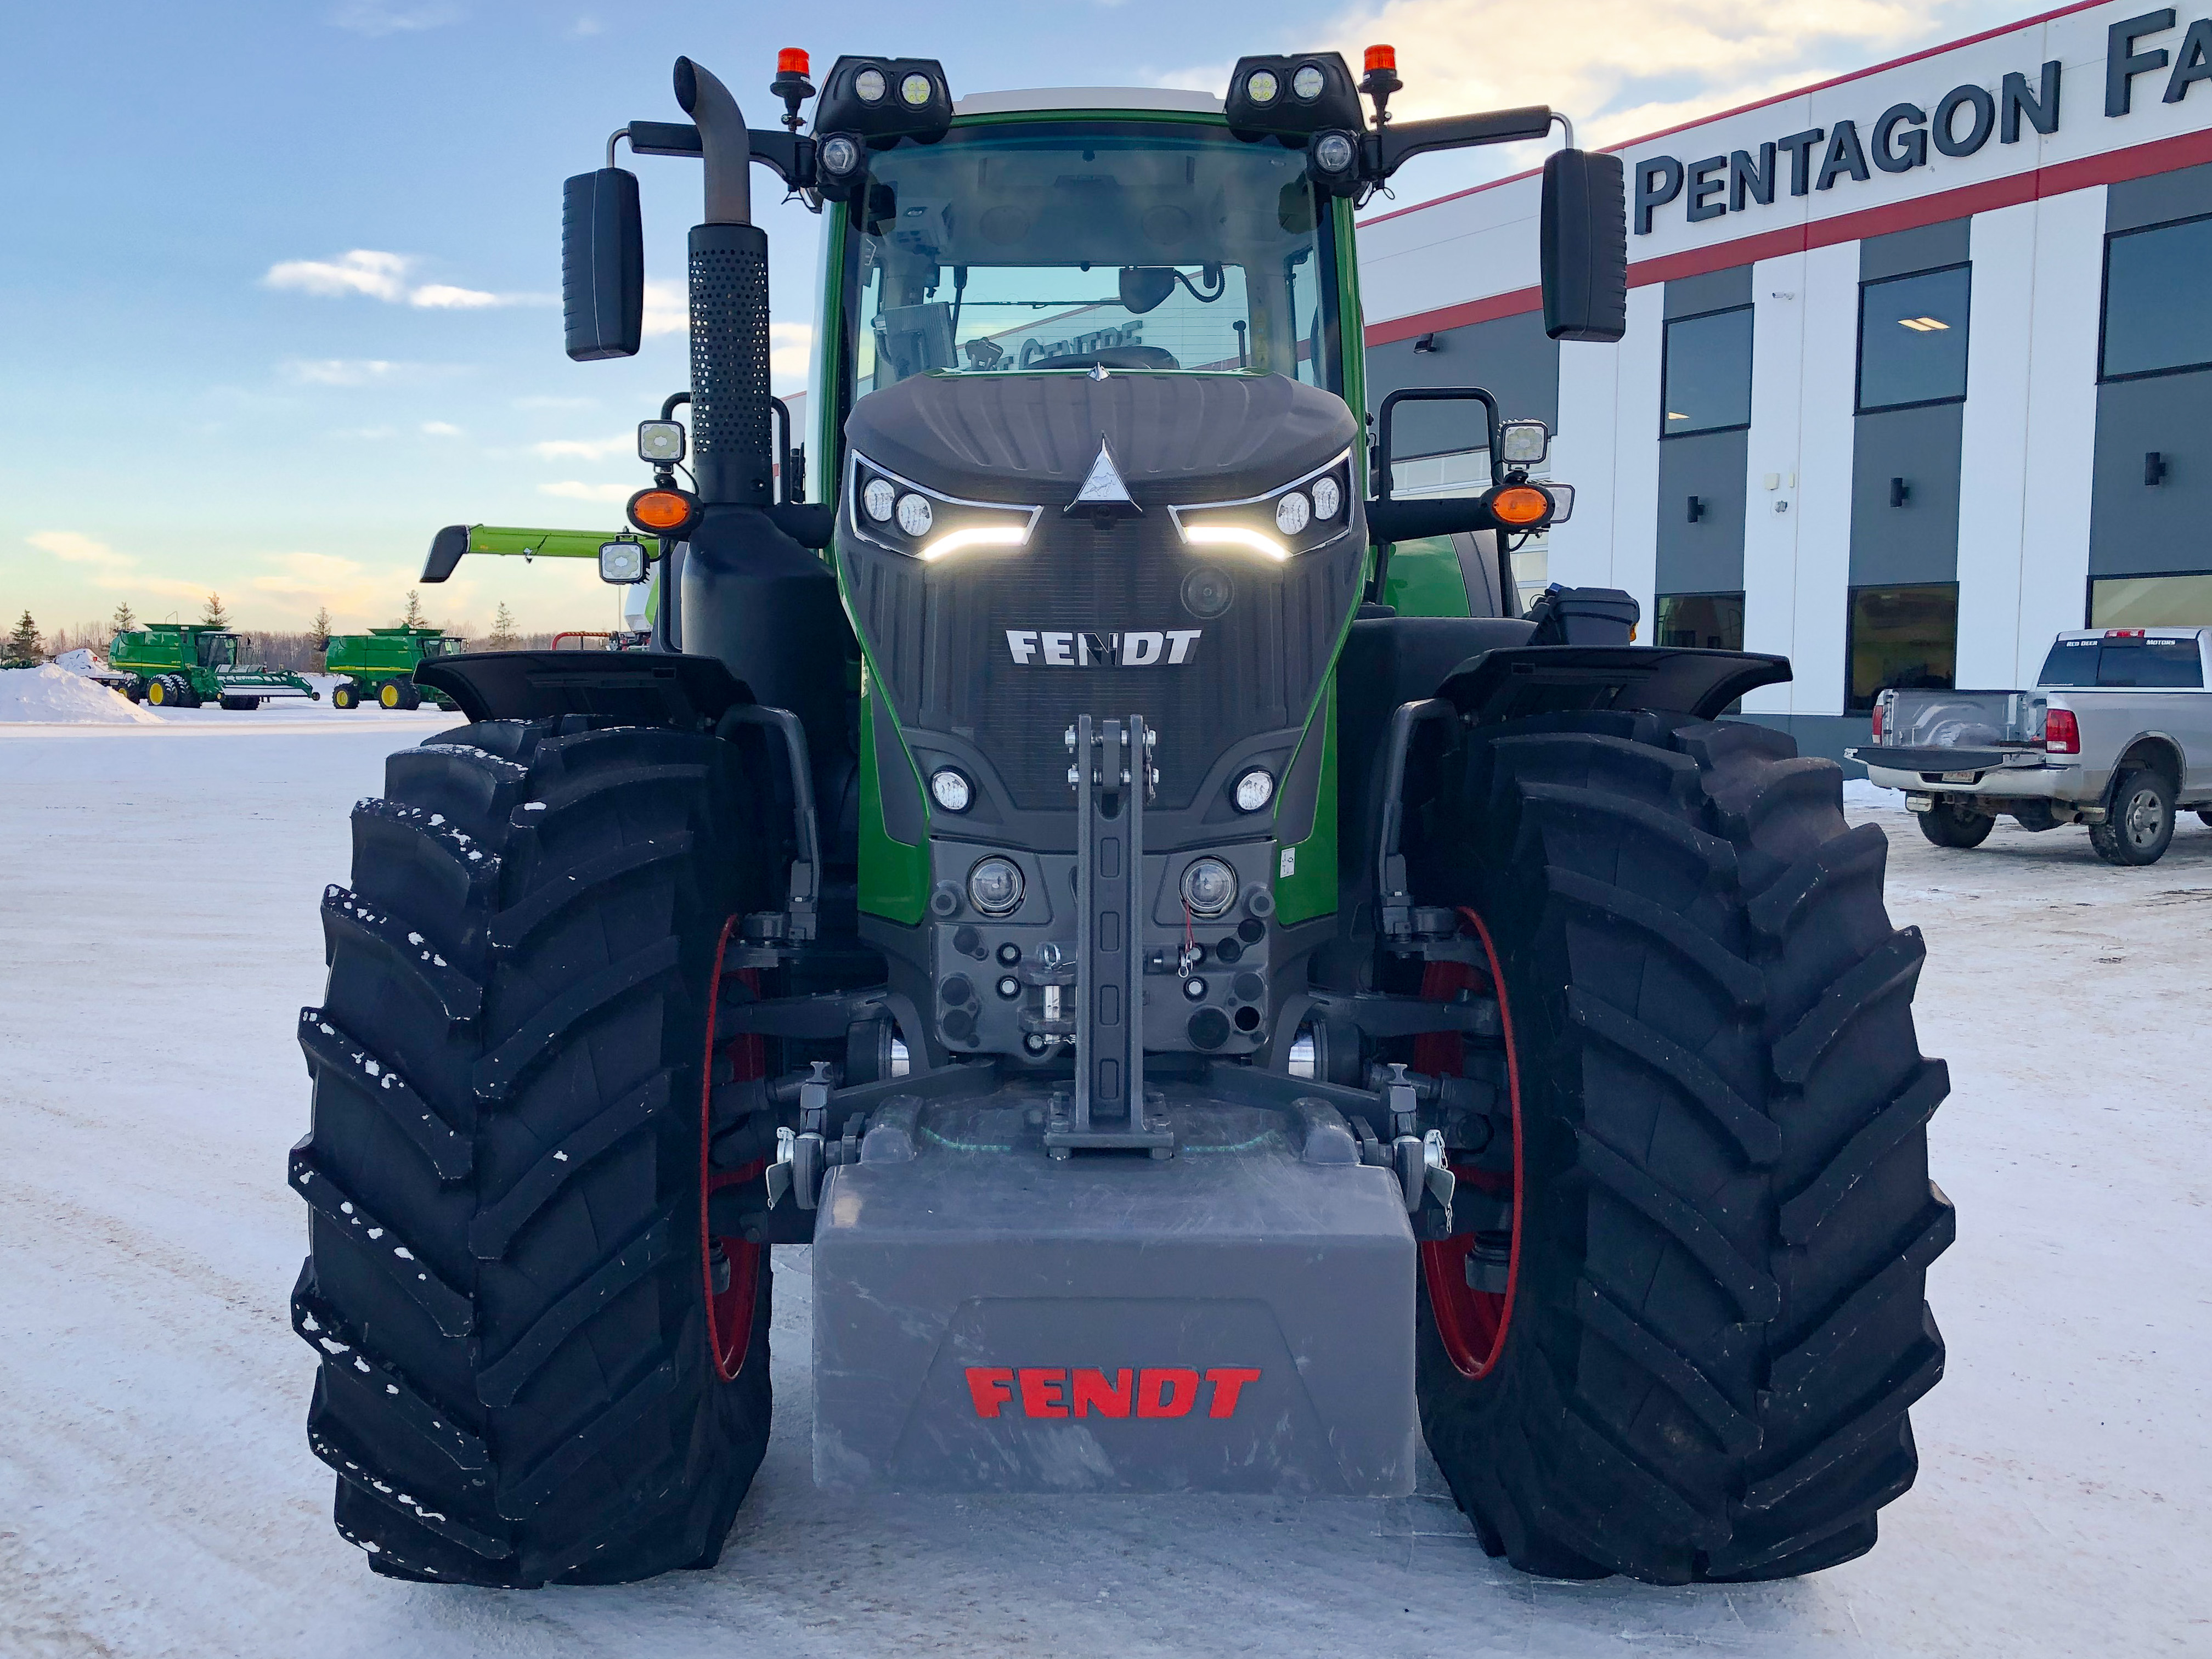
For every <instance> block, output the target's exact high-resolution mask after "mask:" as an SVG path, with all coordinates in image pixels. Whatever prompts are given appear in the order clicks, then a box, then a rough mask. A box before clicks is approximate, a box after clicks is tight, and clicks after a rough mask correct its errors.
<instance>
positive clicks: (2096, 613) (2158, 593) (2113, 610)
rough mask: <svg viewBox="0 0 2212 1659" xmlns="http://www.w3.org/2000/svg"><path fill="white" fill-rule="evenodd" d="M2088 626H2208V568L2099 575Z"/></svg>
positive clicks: (2211, 587) (2211, 608)
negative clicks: (2188, 571)
mask: <svg viewBox="0 0 2212 1659" xmlns="http://www.w3.org/2000/svg"><path fill="white" fill-rule="evenodd" d="M2089 626H2090V627H2092V628H2212V570H2199V571H2196V572H2193V573H2191V574H2188V575H2182V576H2099V577H2096V578H2094V579H2093V580H2092V581H2091V582H2090V583H2089Z"/></svg>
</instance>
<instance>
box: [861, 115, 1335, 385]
mask: <svg viewBox="0 0 2212 1659" xmlns="http://www.w3.org/2000/svg"><path fill="white" fill-rule="evenodd" d="M1316 205H1317V204H1316V198H1315V195H1314V191H1313V188H1312V186H1311V185H1310V184H1309V183H1308V182H1307V179H1306V173H1305V157H1304V155H1303V153H1301V152H1298V151H1294V150H1286V149H1282V148H1281V147H1280V146H1279V145H1275V144H1243V143H1237V141H1236V140H1235V139H1233V138H1231V137H1230V136H1229V133H1228V131H1226V129H1224V128H1219V127H1212V126H1206V125H1199V124H1196V123H1166V122H1147V123H1141V124H1140V123H1132V122H1113V121H1095V122H1064V121H1051V122H1026V123H1024V122H1017V123H1009V124H1006V125H994V126H987V127H975V128H968V129H965V130H959V131H954V132H952V133H951V134H949V135H948V136H947V137H945V139H944V140H943V142H941V143H936V144H931V145H904V146H902V147H900V148H899V149H894V150H889V151H885V152H883V153H882V154H879V155H877V156H876V157H874V158H873V161H872V164H871V178H870V182H869V186H868V191H867V197H866V201H865V203H855V204H854V208H853V223H854V228H855V234H850V235H848V238H847V240H846V246H847V250H848V252H847V266H846V290H845V291H846V295H847V313H846V314H847V315H848V317H849V318H851V319H853V325H854V326H853V332H854V339H853V341H852V347H853V349H852V354H851V356H850V357H849V358H848V361H849V362H852V363H853V364H854V371H855V385H854V396H856V397H863V396H866V394H867V393H868V392H873V391H878V390H880V389H881V388H882V387H884V386H890V385H892V384H894V383H895V382H896V381H899V380H904V379H906V378H907V377H908V376H909V375H913V374H923V373H926V372H929V371H937V372H949V373H958V374H974V373H994V372H996V373H1005V372H1009V371H1015V372H1018V371H1023V370H1037V369H1066V368H1091V367H1093V366H1096V365H1097V364H1100V363H1103V364H1105V365H1106V366H1107V367H1109V368H1181V369H1209V370H1214V371H1218V372H1227V373H1236V372H1240V371H1241V372H1243V373H1247V374H1286V375H1290V376H1292V377H1293V378H1295V379H1297V380H1304V381H1306V382H1307V383H1308V384H1309V385H1319V386H1327V387H1328V388H1329V389H1330V390H1332V391H1334V390H1338V389H1339V388H1338V386H1337V385H1336V380H1337V374H1336V372H1335V368H1334V356H1335V354H1334V351H1333V350H1332V349H1330V347H1331V343H1332V342H1333V341H1334V338H1335V330H1336V308H1335V297H1334V280H1333V272H1332V270H1331V268H1330V260H1329V242H1328V237H1327V236H1326V235H1325V234H1320V233H1319V228H1321V227H1325V226H1326V224H1327V218H1326V215H1325V211H1324V212H1323V213H1322V214H1320V215H1317V214H1316ZM1322 205H1323V206H1324V209H1325V204H1322Z"/></svg>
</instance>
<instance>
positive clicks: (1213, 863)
mask: <svg viewBox="0 0 2212 1659" xmlns="http://www.w3.org/2000/svg"><path fill="white" fill-rule="evenodd" d="M1182 902H1184V903H1185V904H1188V906H1189V907H1190V913H1191V915H1194V916H1202V917H1205V918H1206V919H1207V920H1209V921H1210V920H1211V919H1212V918H1213V917H1215V916H1219V915H1227V914H1228V911H1229V907H1230V906H1231V905H1232V904H1234V903H1236V902H1237V872H1236V871H1234V870H1232V869H1231V868H1230V867H1229V866H1228V864H1227V863H1225V861H1224V860H1220V859H1215V858H1205V859H1194V860H1192V861H1191V863H1190V865H1189V866H1188V867H1187V868H1186V869H1185V870H1184V871H1183V872H1182Z"/></svg>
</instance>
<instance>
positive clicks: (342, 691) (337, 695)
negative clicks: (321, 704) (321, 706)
mask: <svg viewBox="0 0 2212 1659" xmlns="http://www.w3.org/2000/svg"><path fill="white" fill-rule="evenodd" d="M360 707H361V693H360V692H358V691H356V690H354V689H353V683H352V682H351V681H350V680H341V681H340V682H339V683H338V684H336V685H334V686H332V687H331V708H360Z"/></svg>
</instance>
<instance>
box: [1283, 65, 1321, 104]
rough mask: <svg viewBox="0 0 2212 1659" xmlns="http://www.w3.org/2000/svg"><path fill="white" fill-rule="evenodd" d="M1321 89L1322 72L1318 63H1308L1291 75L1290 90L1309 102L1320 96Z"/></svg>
mask: <svg viewBox="0 0 2212 1659" xmlns="http://www.w3.org/2000/svg"><path fill="white" fill-rule="evenodd" d="M1321 89H1322V74H1321V67H1320V65H1319V64H1306V65H1305V66H1304V68H1303V69H1301V70H1298V72H1297V74H1296V75H1293V76H1291V91H1292V92H1294V93H1296V94H1297V95H1298V96H1299V97H1301V98H1303V99H1304V100H1305V101H1306V102H1308V103H1309V104H1310V103H1311V102H1313V100H1315V99H1316V98H1318V97H1320V96H1321Z"/></svg>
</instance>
